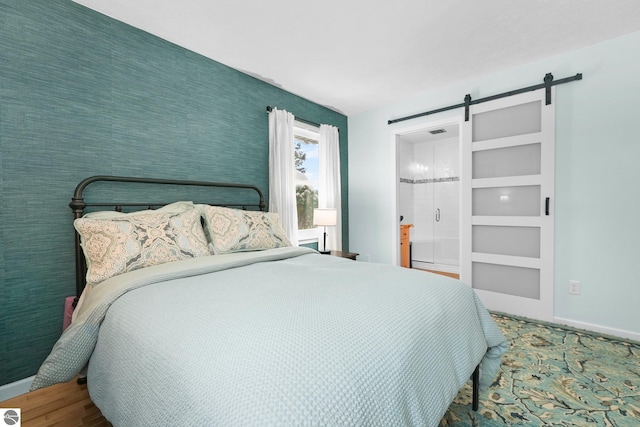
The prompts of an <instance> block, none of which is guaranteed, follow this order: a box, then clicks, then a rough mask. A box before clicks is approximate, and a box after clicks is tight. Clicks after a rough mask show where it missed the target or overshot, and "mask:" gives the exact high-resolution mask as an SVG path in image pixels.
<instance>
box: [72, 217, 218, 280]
mask: <svg viewBox="0 0 640 427" xmlns="http://www.w3.org/2000/svg"><path fill="white" fill-rule="evenodd" d="M74 227H75V228H76V230H77V231H78V233H79V234H80V238H81V240H82V249H83V250H84V254H85V257H86V259H87V266H88V269H87V283H88V284H89V285H96V284H98V283H100V282H102V281H104V280H106V279H108V278H110V277H113V276H117V275H119V274H122V273H126V272H128V271H133V270H138V269H140V268H144V267H150V266H152V265H158V264H164V263H167V262H172V261H178V260H182V259H187V258H195V257H199V256H203V255H210V252H209V248H208V247H207V239H206V237H205V235H204V230H203V229H202V225H201V223H200V213H199V212H198V211H197V210H195V209H192V210H189V211H187V212H184V213H156V214H151V213H148V214H145V215H131V216H129V215H127V216H124V217H121V218H111V219H91V218H80V219H77V220H75V222H74Z"/></svg>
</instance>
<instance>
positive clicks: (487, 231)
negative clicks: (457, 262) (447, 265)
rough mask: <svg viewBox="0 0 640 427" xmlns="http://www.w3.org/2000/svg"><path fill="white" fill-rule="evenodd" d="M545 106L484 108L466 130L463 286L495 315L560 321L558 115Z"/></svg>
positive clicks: (515, 102) (539, 100) (512, 103)
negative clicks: (556, 291)
mask: <svg viewBox="0 0 640 427" xmlns="http://www.w3.org/2000/svg"><path fill="white" fill-rule="evenodd" d="M553 99H555V98H553ZM543 101H544V91H542V90H540V91H536V92H530V93H525V94H521V95H516V96H511V97H508V98H503V99H500V100H496V101H491V102H486V103H483V104H478V105H475V106H472V107H471V111H470V117H469V121H468V122H465V123H464V124H463V128H462V161H463V174H462V179H461V189H462V224H463V225H462V254H461V259H462V265H461V279H462V280H463V281H466V282H467V283H470V284H471V286H472V287H473V288H474V289H475V290H476V293H477V294H478V296H479V297H480V298H481V299H482V301H483V302H484V304H485V305H486V306H487V308H489V309H490V310H496V311H503V312H506V313H511V314H515V315H521V316H526V317H532V318H535V319H540V320H553V209H552V205H553V203H552V201H553V197H554V194H553V182H554V176H553V174H554V165H553V162H554V155H553V152H554V134H555V129H554V126H555V122H554V115H555V110H554V108H555V107H554V106H553V105H546V104H545V103H544V102H543ZM547 198H549V200H550V203H549V207H550V209H549V211H548V212H547V210H546V206H547V203H546V199H547Z"/></svg>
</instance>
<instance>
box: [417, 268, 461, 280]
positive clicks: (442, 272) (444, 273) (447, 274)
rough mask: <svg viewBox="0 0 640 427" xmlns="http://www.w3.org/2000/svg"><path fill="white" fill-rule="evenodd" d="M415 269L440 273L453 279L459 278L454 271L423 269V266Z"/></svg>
mask: <svg viewBox="0 0 640 427" xmlns="http://www.w3.org/2000/svg"><path fill="white" fill-rule="evenodd" d="M416 270H422V271H428V272H429V273H435V274H442V275H443V276H448V277H453V278H454V279H458V280H459V279H460V275H459V274H456V273H447V272H445V271H435V270H425V269H423V268H416Z"/></svg>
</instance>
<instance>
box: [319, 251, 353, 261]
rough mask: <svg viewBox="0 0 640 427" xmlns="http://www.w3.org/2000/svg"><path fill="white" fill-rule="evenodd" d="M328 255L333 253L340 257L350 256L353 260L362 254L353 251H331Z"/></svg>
mask: <svg viewBox="0 0 640 427" xmlns="http://www.w3.org/2000/svg"><path fill="white" fill-rule="evenodd" d="M326 255H333V256H337V257H340V258H349V259H352V260H354V261H355V260H356V257H357V256H358V255H360V254H356V253H353V252H343V251H331V252H329V253H328V254H326Z"/></svg>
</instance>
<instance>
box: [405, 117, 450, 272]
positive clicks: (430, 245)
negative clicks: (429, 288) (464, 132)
mask: <svg viewBox="0 0 640 427" xmlns="http://www.w3.org/2000/svg"><path fill="white" fill-rule="evenodd" d="M396 150H397V151H396V152H397V160H398V162H397V182H398V190H399V191H398V203H397V204H398V213H399V217H400V218H399V219H400V225H412V227H410V233H411V234H410V251H409V252H410V267H412V268H416V269H421V270H429V271H434V272H441V273H448V274H453V275H457V274H459V270H460V123H459V122H458V121H452V120H451V119H449V121H447V122H439V123H438V122H433V123H427V124H425V125H423V126H422V127H420V128H416V129H409V130H406V131H401V132H400V133H398V134H397V135H396Z"/></svg>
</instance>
